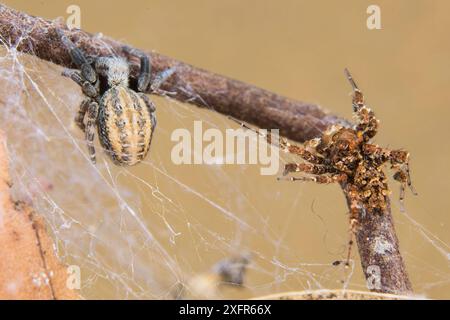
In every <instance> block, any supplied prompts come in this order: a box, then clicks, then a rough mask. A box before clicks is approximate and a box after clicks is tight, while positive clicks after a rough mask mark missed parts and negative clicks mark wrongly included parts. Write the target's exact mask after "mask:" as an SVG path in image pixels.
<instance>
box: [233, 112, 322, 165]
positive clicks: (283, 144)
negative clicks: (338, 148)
mask: <svg viewBox="0 0 450 320" xmlns="http://www.w3.org/2000/svg"><path fill="white" fill-rule="evenodd" d="M228 118H229V119H231V120H233V121H234V122H236V123H238V124H239V125H240V126H241V127H242V128H245V129H247V130H250V131H253V132H255V133H256V134H258V135H260V136H261V137H263V138H265V139H266V140H267V143H269V144H271V145H274V146H276V147H278V148H280V149H281V151H283V152H286V153H292V154H295V155H298V156H300V157H301V158H302V159H304V160H306V161H308V162H310V163H313V164H319V165H320V164H323V163H324V161H325V160H324V158H323V157H322V156H320V155H318V154H314V153H313V152H311V151H308V150H307V149H306V148H303V147H300V146H296V145H293V144H290V143H289V142H288V141H287V140H286V139H285V138H282V137H280V136H277V138H278V143H275V142H274V141H273V138H272V134H271V133H270V132H268V133H267V134H265V133H262V132H260V131H259V130H256V129H253V128H251V127H249V126H248V125H246V124H245V123H243V122H241V121H239V120H237V119H235V118H233V117H230V116H229V117H228ZM310 141H312V140H310ZM310 141H308V142H310ZM308 142H307V143H308Z"/></svg>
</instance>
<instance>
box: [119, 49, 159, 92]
mask: <svg viewBox="0 0 450 320" xmlns="http://www.w3.org/2000/svg"><path fill="white" fill-rule="evenodd" d="M122 49H123V50H124V51H125V52H126V53H127V54H129V55H134V56H137V57H139V60H140V72H139V77H138V87H137V89H138V91H140V92H146V91H147V88H148V85H149V84H150V79H151V78H150V77H151V67H152V64H151V62H150V57H149V56H148V55H146V54H145V53H144V52H142V51H140V50H137V49H134V48H131V47H129V46H123V47H122Z"/></svg>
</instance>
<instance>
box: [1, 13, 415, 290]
mask: <svg viewBox="0 0 450 320" xmlns="http://www.w3.org/2000/svg"><path fill="white" fill-rule="evenodd" d="M56 28H61V29H62V30H63V32H64V33H65V34H66V35H67V36H68V37H69V38H71V40H72V41H73V42H74V43H76V44H77V45H78V46H79V47H80V48H81V49H82V50H83V51H84V52H86V53H87V54H89V55H93V56H104V55H111V54H115V55H119V56H126V53H125V51H124V50H123V44H122V43H119V42H117V41H115V40H112V39H109V38H105V37H99V36H93V35H91V34H89V33H86V32H84V31H82V30H78V29H76V30H68V29H67V28H66V27H65V25H64V24H63V23H62V22H58V21H53V22H50V21H46V20H44V19H42V18H39V17H33V16H29V15H27V14H24V13H21V12H18V11H15V10H13V9H10V8H8V7H6V6H4V5H0V36H1V40H2V41H3V42H4V43H5V44H6V45H8V46H9V47H12V48H15V49H16V50H18V51H22V52H25V53H29V54H32V55H35V56H37V57H39V58H41V59H43V60H47V61H51V62H53V63H56V64H59V65H61V66H65V67H74V66H73V65H72V62H71V59H70V56H69V54H68V52H67V50H66V49H65V48H64V46H63V45H62V43H61V40H60V37H59V36H58V35H57V33H56V31H55V30H56ZM148 55H149V57H150V58H151V65H152V70H153V71H152V72H153V73H156V72H159V71H161V70H164V69H166V68H168V67H175V68H176V73H175V74H174V75H173V76H172V77H171V78H170V80H169V81H168V82H167V83H165V84H164V85H163V87H162V89H163V90H165V91H167V92H171V93H173V96H172V97H173V98H174V99H177V100H179V101H184V102H189V103H192V104H195V105H197V106H201V107H207V108H210V109H211V110H214V111H217V112H220V113H222V114H225V115H230V116H232V117H234V118H236V119H239V120H242V121H246V122H250V123H252V124H254V125H257V126H259V127H261V128H280V134H281V135H283V136H285V137H288V138H290V139H293V140H295V141H298V142H304V141H306V140H309V139H311V138H313V137H317V136H320V135H321V134H322V132H323V131H324V130H325V129H326V128H327V127H328V126H330V125H332V124H336V123H344V124H347V123H348V122H347V121H346V120H344V119H341V118H339V117H337V116H334V115H332V114H329V113H327V112H326V111H324V110H323V109H322V108H321V107H319V106H317V105H314V104H308V103H304V102H299V101H295V100H292V99H289V98H285V97H282V96H280V95H277V94H275V93H272V92H269V91H267V90H264V89H260V88H257V87H255V86H253V85H250V84H246V83H243V82H240V81H237V80H233V79H229V78H226V77H224V76H220V75H217V74H214V73H211V72H208V71H205V70H202V69H199V68H195V67H193V66H191V65H189V64H186V63H183V62H181V61H177V60H175V59H172V58H169V57H166V56H163V55H160V54H158V53H154V52H149V53H148ZM132 70H133V75H134V76H135V75H136V74H137V70H138V66H137V61H136V63H135V64H134V65H133V68H132ZM134 79H135V78H134ZM342 189H343V191H344V194H345V195H346V196H347V195H348V192H347V190H346V186H345V185H343V186H342ZM361 216H362V215H361ZM360 225H361V229H360V231H359V232H358V234H357V237H356V240H357V245H358V248H359V253H360V257H361V264H362V268H363V270H364V273H365V275H366V279H367V281H368V282H371V283H372V284H373V285H374V286H373V287H371V289H372V290H374V291H379V292H384V293H396V294H407V293H411V292H412V288H411V284H410V281H409V279H408V275H407V272H406V268H405V265H404V263H403V259H402V257H401V255H400V251H399V244H398V239H397V236H396V233H395V229H394V224H393V221H392V215H391V211H390V207H388V209H387V210H386V212H385V213H384V214H383V215H367V216H366V217H364V218H363V219H362V221H361V222H360ZM377 268H379V269H378V270H379V271H380V274H379V275H377V274H376V273H377ZM372 272H374V273H372ZM378 276H379V278H377V277H378ZM374 277H375V278H374ZM377 279H379V280H380V281H381V282H380V283H379V284H380V285H381V286H377Z"/></svg>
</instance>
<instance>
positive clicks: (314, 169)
mask: <svg viewBox="0 0 450 320" xmlns="http://www.w3.org/2000/svg"><path fill="white" fill-rule="evenodd" d="M291 172H305V173H309V174H316V175H321V174H325V173H333V172H334V169H332V168H329V167H326V166H321V165H315V164H311V163H286V164H285V165H284V171H283V176H286V175H288V174H289V173H291Z"/></svg>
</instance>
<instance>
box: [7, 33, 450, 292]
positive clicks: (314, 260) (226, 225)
mask: <svg viewBox="0 0 450 320" xmlns="http://www.w3.org/2000/svg"><path fill="white" fill-rule="evenodd" d="M26 40H27V39H26V36H24V38H23V39H22V41H26ZM5 45H7V46H5V47H2V48H0V55H1V56H0V82H1V84H2V85H1V88H0V104H1V106H2V107H1V111H0V117H1V123H2V130H3V131H4V132H5V133H6V135H7V149H8V153H9V157H10V159H9V160H10V171H11V175H12V180H13V182H14V185H13V193H14V197H15V198H17V199H21V200H25V201H26V202H28V203H30V204H32V206H33V208H34V209H35V210H36V212H37V213H39V214H40V215H42V216H43V217H44V218H45V220H46V222H47V225H48V228H49V233H50V234H51V235H52V237H53V238H54V240H55V249H56V252H57V255H58V257H59V258H60V259H61V261H63V262H64V263H65V264H67V265H76V266H79V267H80V268H81V275H82V279H81V295H82V296H83V297H85V298H98V299H106V298H113V299H119V298H120V299H122V298H127V299H135V298H138V299H172V298H176V297H178V294H179V288H180V286H182V287H183V288H188V289H189V290H188V292H189V294H191V296H192V295H193V297H201V298H217V297H219V298H248V297H257V296H261V295H265V294H270V293H276V292H282V291H301V290H317V289H329V288H340V289H343V288H353V289H359V290H365V289H366V286H365V282H364V279H363V276H362V273H361V272H360V271H359V269H360V267H359V261H357V260H356V261H354V262H353V264H352V267H351V269H350V270H345V269H344V268H342V267H335V266H332V262H333V261H335V260H339V259H342V258H343V257H344V255H345V250H346V243H347V232H346V230H347V224H346V222H347V221H346V216H345V212H346V207H345V205H344V200H343V199H342V195H341V194H340V192H339V189H338V188H337V187H336V186H316V185H312V184H309V185H308V186H305V184H301V183H298V184H290V183H283V182H278V181H276V178H275V177H274V176H261V175H260V174H259V167H258V166H255V165H220V164H214V165H185V166H177V165H175V164H173V162H172V161H171V159H170V151H171V148H172V147H173V145H174V143H173V142H171V141H170V136H171V133H172V132H173V130H174V129H177V128H187V129H189V130H190V131H192V130H193V121H194V120H199V119H200V120H202V122H203V126H204V129H206V128H208V127H209V128H218V129H220V130H223V131H224V129H225V128H230V127H235V128H237V125H236V124H235V123H233V122H232V121H230V120H228V119H226V118H225V117H223V116H220V115H218V114H216V113H214V112H212V111H210V110H207V109H199V108H197V107H194V106H191V105H188V104H183V103H180V102H177V101H174V100H172V99H170V98H168V97H151V98H152V99H153V100H154V102H155V104H156V106H157V117H158V127H157V132H156V133H155V136H154V139H153V143H152V147H151V151H150V154H149V156H148V157H147V158H146V160H145V161H144V162H143V163H141V164H140V165H138V166H135V167H131V168H124V167H117V166H115V165H113V164H112V163H111V162H110V160H109V159H108V158H107V156H106V155H105V153H104V152H102V149H101V147H100V146H99V145H98V142H96V151H97V158H98V163H97V164H96V165H93V164H92V163H91V162H90V160H89V157H88V155H87V150H86V146H85V140H84V137H83V134H82V133H81V132H80V130H79V129H78V128H77V127H76V126H75V124H74V121H73V118H74V116H75V114H76V112H77V110H78V106H79V104H80V102H81V101H82V99H83V96H82V94H81V91H80V88H79V87H78V86H77V85H76V84H74V83H73V82H71V81H70V80H69V79H66V78H63V77H61V76H60V74H61V71H62V69H61V68H60V67H58V66H55V65H53V64H49V63H46V62H43V61H40V60H39V59H36V58H33V57H31V56H28V55H23V54H20V53H18V52H17V51H16V50H15V48H14V47H13V48H7V47H8V46H9V45H10V44H5ZM190 94H191V95H192V97H193V98H201V97H199V96H198V94H197V93H195V92H190ZM96 140H97V139H96ZM250 152H252V151H251V150H250ZM253 152H255V151H253ZM292 160H294V161H296V159H293V158H291V156H288V155H284V156H283V158H282V159H281V161H282V162H283V163H285V162H288V161H292ZM280 167H281V166H280ZM324 189H325V191H323V190H324ZM326 193H327V194H330V195H329V196H326ZM317 194H320V196H317ZM396 221H397V223H398V225H400V227H399V229H400V232H402V236H400V238H401V240H402V248H406V249H405V251H404V255H405V258H406V262H407V265H408V267H409V271H410V273H411V274H412V275H413V283H414V286H415V290H416V292H418V293H419V294H423V295H425V296H429V297H441V296H436V295H435V292H438V291H436V290H441V289H442V288H450V287H449V282H450V275H449V270H448V261H449V259H450V257H449V245H448V244H447V243H446V242H445V241H444V240H441V239H440V238H442V237H439V236H438V235H435V234H433V233H432V232H430V231H428V230H427V228H426V226H424V225H422V223H421V222H420V221H416V220H415V219H414V218H413V217H412V216H411V215H409V214H408V213H404V214H403V215H401V216H398V215H397V217H396ZM411 241H415V243H416V245H415V246H416V247H417V248H421V250H420V251H415V250H413V249H412V248H414V247H412V246H409V245H408V243H409V242H411ZM424 250H431V251H433V252H435V253H436V261H438V263H434V262H428V261H426V260H425V259H424V258H423V257H424V255H423V254H421V252H423V251H424ZM247 254H250V255H251V263H250V265H249V266H248V270H247V272H246V275H245V279H244V285H243V288H235V287H232V286H231V287H223V286H220V287H219V286H217V285H216V283H212V284H207V286H208V288H212V289H211V290H203V293H202V294H201V293H200V292H198V291H195V290H194V289H193V288H195V287H196V286H197V287H198V286H200V287H201V288H204V287H205V285H203V286H202V285H198V282H199V281H200V282H201V281H203V282H205V281H206V280H208V279H211V277H210V275H211V274H212V273H213V271H212V270H214V265H216V264H217V262H219V261H222V260H224V259H228V258H230V257H233V256H236V255H247ZM433 261H434V260H433ZM203 275H204V276H203ZM415 275H417V276H415ZM202 277H203V278H202ZM199 279H200V280H199ZM195 281H197V284H196V282H195ZM203 282H202V283H203ZM205 295H206V296H205ZM183 297H184V296H183ZM186 297H190V296H186Z"/></svg>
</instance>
